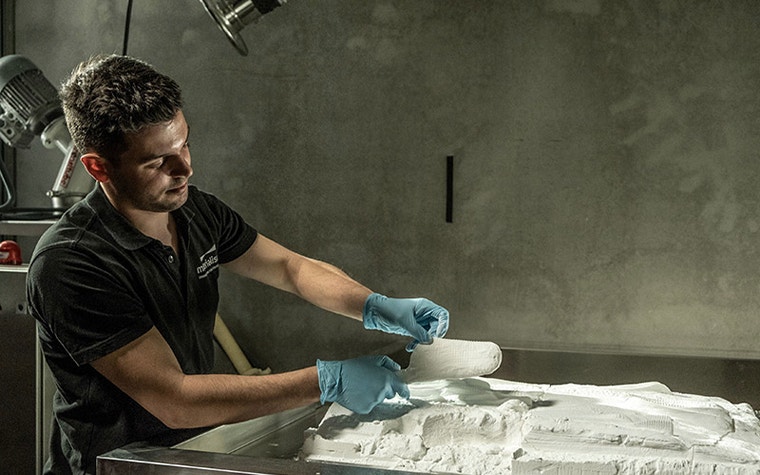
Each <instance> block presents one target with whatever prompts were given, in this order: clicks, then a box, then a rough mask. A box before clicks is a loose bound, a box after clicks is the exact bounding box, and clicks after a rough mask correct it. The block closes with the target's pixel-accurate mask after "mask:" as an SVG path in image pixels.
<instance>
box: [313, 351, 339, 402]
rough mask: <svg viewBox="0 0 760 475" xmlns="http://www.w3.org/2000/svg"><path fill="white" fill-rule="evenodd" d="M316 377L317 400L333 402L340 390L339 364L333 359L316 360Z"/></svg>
mask: <svg viewBox="0 0 760 475" xmlns="http://www.w3.org/2000/svg"><path fill="white" fill-rule="evenodd" d="M317 378H318V379H319V391H320V393H321V394H320V395H319V402H320V403H321V404H324V403H326V402H334V401H335V400H336V399H337V398H338V395H339V394H340V391H339V389H338V381H340V365H339V364H336V362H335V361H322V360H317Z"/></svg>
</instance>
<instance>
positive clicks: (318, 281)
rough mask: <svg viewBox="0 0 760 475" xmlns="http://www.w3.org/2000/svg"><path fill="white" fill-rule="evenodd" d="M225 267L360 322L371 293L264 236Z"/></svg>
mask: <svg viewBox="0 0 760 475" xmlns="http://www.w3.org/2000/svg"><path fill="white" fill-rule="evenodd" d="M224 266H225V268H227V269H229V270H231V271H232V272H235V273H236V274H239V275H242V276H245V277H249V278H251V279H254V280H257V281H259V282H262V283H264V284H267V285H271V286H272V287H275V288H278V289H281V290H285V291H287V292H290V293H293V294H295V295H298V296H299V297H301V298H303V299H304V300H306V301H308V302H311V303H312V304H314V305H316V306H318V307H320V308H323V309H325V310H329V311H331V312H334V313H338V314H341V315H345V316H347V317H351V318H354V319H356V320H360V321H361V319H362V309H363V307H364V302H365V301H366V300H367V297H368V296H369V295H370V294H371V293H372V291H371V290H370V289H368V288H367V287H365V286H363V285H362V284H360V283H359V282H357V281H355V280H354V279H352V278H350V277H349V276H348V275H347V274H346V273H345V272H343V271H341V270H340V269H338V268H337V267H335V266H332V265H330V264H327V263H325V262H321V261H318V260H315V259H310V258H308V257H304V256H302V255H300V254H297V253H295V252H293V251H290V250H289V249H287V248H285V247H283V246H281V245H279V244H277V243H276V242H274V241H272V240H271V239H268V238H266V237H265V236H262V235H261V234H259V236H258V237H257V238H256V241H255V242H254V243H253V245H252V246H251V247H250V248H249V249H248V251H246V252H245V253H244V254H243V255H242V256H240V257H238V258H237V259H235V260H234V261H232V262H229V263H227V264H225V265H224Z"/></svg>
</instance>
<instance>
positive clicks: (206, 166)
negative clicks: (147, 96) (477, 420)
mask: <svg viewBox="0 0 760 475" xmlns="http://www.w3.org/2000/svg"><path fill="white" fill-rule="evenodd" d="M16 3H17V5H16V21H17V32H16V33H17V35H16V50H17V52H18V53H21V54H24V55H27V56H28V57H30V58H31V59H32V60H33V61H34V62H35V63H36V64H37V65H38V66H39V67H40V68H41V69H42V70H43V71H44V72H45V74H46V76H47V77H48V78H49V79H50V80H51V82H53V83H54V84H56V85H58V84H59V83H60V82H61V81H62V80H63V79H64V78H65V76H66V75H67V74H68V72H69V71H70V70H71V69H72V68H73V67H74V66H75V65H76V63H78V62H79V61H80V60H82V59H84V58H86V57H88V56H89V55H91V54H94V53H101V52H117V53H118V52H120V51H121V47H122V33H123V27H124V18H125V12H126V3H127V2H126V1H116V0H56V1H55V2H51V1H49V0H23V1H19V2H16ZM759 20H760V3H759V2H756V1H731V2H726V1H723V0H716V1H699V2H695V1H690V0H689V1H686V0H684V1H677V0H673V1H667V2H665V1H654V0H652V1H643V0H628V1H623V0H607V1H602V0H543V1H517V0H514V1H505V0H480V1H475V0H468V1H443V0H415V1H403V0H395V1H391V0H310V1H305V0H292V1H290V2H288V3H287V4H286V5H285V6H284V7H282V8H279V9H278V10H276V11H274V12H272V13H271V14H269V15H267V16H265V17H263V18H262V19H261V21H260V22H259V23H258V24H256V25H251V26H249V27H247V28H246V29H244V30H243V32H242V36H243V37H244V39H245V41H246V42H247V44H248V47H249V49H250V54H249V56H247V57H242V56H240V55H238V53H237V52H236V51H235V49H234V48H233V47H232V46H231V45H230V44H229V43H228V42H227V40H226V39H225V38H224V36H223V35H222V34H221V32H219V31H218V30H217V29H216V26H215V25H214V23H213V21H212V20H211V19H210V17H208V16H207V14H206V13H205V11H204V10H203V7H202V5H201V3H200V2H199V1H197V0H171V1H153V2H149V1H147V0H135V2H134V10H133V17H132V23H131V30H130V42H129V54H131V55H134V56H138V57H140V58H142V59H145V60H147V61H149V62H151V63H152V64H154V65H155V66H156V67H157V68H158V69H159V70H161V71H163V72H165V73H167V74H169V75H171V76H173V77H174V78H175V79H177V80H178V81H179V82H180V84H182V85H183V87H184V90H185V93H186V102H187V109H186V114H187V116H188V120H189V122H190V124H191V127H192V137H191V144H192V145H191V147H192V149H191V150H192V154H193V165H194V168H195V176H194V177H193V182H194V183H195V184H197V185H199V186H200V187H202V188H204V189H206V190H208V191H211V192H213V193H215V194H217V195H218V196H220V197H221V198H223V199H224V200H226V201H227V202H228V203H230V204H231V205H232V206H234V207H235V208H237V209H238V210H239V211H240V212H241V213H242V214H243V215H244V216H245V217H246V218H247V219H248V220H249V221H250V222H251V223H252V224H253V225H254V226H255V227H257V228H258V229H259V230H260V231H261V232H262V233H263V234H265V235H267V236H269V237H271V238H273V239H275V240H277V241H279V242H281V243H283V244H285V245H287V246H289V247H291V248H293V249H295V250H297V251H299V252H302V253H304V254H307V255H309V256H312V257H316V258H319V259H324V260H327V261H329V262H332V263H334V264H336V265H338V266H339V267H341V268H343V269H344V270H346V271H347V272H348V273H349V274H351V275H353V276H355V277H357V278H358V279H359V280H361V281H362V282H364V283H366V284H367V285H368V286H370V287H371V288H373V289H375V290H377V291H379V292H383V293H386V294H388V295H393V296H417V295H423V296H426V297H429V298H431V299H433V300H435V301H437V302H439V303H441V304H443V305H445V306H447V307H448V308H449V309H450V310H451V314H452V321H451V330H450V336H452V337H456V338H467V339H488V340H492V341H496V342H497V343H499V344H500V345H502V346H504V347H508V348H537V349H565V350H575V351H605V352H618V353H646V354H676V355H707V356H712V355H717V356H734V357H749V358H757V357H758V356H760V351H758V345H757V343H756V342H757V341H758V337H759V336H760V328H758V324H757V313H758V309H759V308H760V305H759V304H760V253H758V249H759V247H758V242H757V241H758V238H759V237H760V192H759V191H758V190H759V189H758V186H757V182H758V176H759V175H760V161H759V160H758V150H760V147H758V145H759V143H758V138H757V137H758V133H757V132H758V129H759V127H758V126H760V98H758V93H757V89H758V84H759V80H760V33H759V31H760V30H759V29H758V26H759V25H758V23H759ZM447 155H453V156H454V157H455V177H454V178H455V182H454V183H455V188H454V192H455V202H454V222H453V223H446V222H445V219H444V217H445V216H444V204H445V157H446V156H447ZM59 160H60V156H59V153H58V152H52V151H49V150H45V149H43V148H42V147H41V146H40V145H39V143H38V142H37V143H35V146H34V147H33V148H32V149H31V150H29V151H20V152H19V153H18V159H17V169H18V177H19V178H18V180H19V184H18V188H19V190H20V194H21V199H22V202H21V203H20V204H22V205H24V206H44V205H47V204H48V201H47V198H46V197H45V195H44V192H45V191H46V190H47V188H48V187H49V186H50V185H51V184H52V181H53V178H54V177H55V173H56V171H57V168H58V162H59ZM48 177H49V178H48ZM223 287H224V290H223V302H222V305H221V308H220V312H221V313H222V315H223V316H224V317H225V319H226V320H227V323H228V325H229V326H230V327H231V329H232V330H233V332H234V333H235V334H236V336H237V337H238V339H239V340H240V343H241V345H242V346H243V348H244V349H245V351H246V352H247V353H248V354H249V355H250V356H251V357H252V358H253V359H260V360H262V361H265V362H266V364H268V365H271V366H272V368H273V369H275V370H285V369H290V368H295V367H298V366H302V365H306V364H311V363H313V360H314V358H315V357H320V358H333V357H335V358H338V357H348V356H352V355H356V354H360V353H366V352H374V351H380V350H382V349H386V348H388V347H395V345H398V344H399V343H400V340H398V339H396V338H394V337H387V336H384V335H381V334H379V333H376V332H366V331H363V330H362V329H361V328H360V326H359V325H357V324H355V323H353V322H350V321H347V320H345V319H342V318H340V317H336V316H332V315H329V314H326V313H324V312H322V311H320V310H317V309H315V308H312V307H310V306H308V305H306V304H304V303H302V302H300V301H298V300H297V299H295V298H293V297H291V296H288V295H283V294H281V293H278V292H275V291H272V290H270V289H266V288H263V287H261V286H259V285H257V284H252V283H249V282H244V281H241V280H239V279H237V278H235V277H233V276H230V275H225V276H224V278H223Z"/></svg>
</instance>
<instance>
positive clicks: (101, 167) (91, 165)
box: [80, 153, 108, 183]
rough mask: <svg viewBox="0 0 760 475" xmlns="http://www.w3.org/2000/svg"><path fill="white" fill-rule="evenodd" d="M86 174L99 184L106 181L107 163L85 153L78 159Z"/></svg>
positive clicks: (94, 154) (94, 155)
mask: <svg viewBox="0 0 760 475" xmlns="http://www.w3.org/2000/svg"><path fill="white" fill-rule="evenodd" d="M80 160H81V161H82V164H83V165H84V168H85V170H87V173H89V174H90V176H91V177H93V178H94V179H96V180H97V181H99V182H101V183H106V182H107V181H108V163H107V161H106V159H105V158H103V157H101V156H100V155H98V154H96V153H87V154H85V155H82V158H80Z"/></svg>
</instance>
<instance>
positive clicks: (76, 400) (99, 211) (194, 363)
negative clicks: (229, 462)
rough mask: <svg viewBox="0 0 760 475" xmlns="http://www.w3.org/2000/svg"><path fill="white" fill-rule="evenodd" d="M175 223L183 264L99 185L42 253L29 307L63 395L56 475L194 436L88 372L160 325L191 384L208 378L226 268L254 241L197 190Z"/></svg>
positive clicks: (58, 397)
mask: <svg viewBox="0 0 760 475" xmlns="http://www.w3.org/2000/svg"><path fill="white" fill-rule="evenodd" d="M172 214H173V216H174V218H175V221H176V223H177V230H178V235H179V243H180V249H181V252H180V253H179V255H177V254H175V253H174V251H173V250H172V248H171V247H168V246H165V245H164V244H163V243H161V242H160V241H158V240H156V239H153V238H150V237H147V236H145V235H144V234H142V233H140V232H139V231H138V230H137V229H135V228H134V227H133V226H132V225H131V224H130V223H129V221H127V220H126V219H125V218H124V217H123V216H122V215H121V214H119V213H118V212H117V211H116V210H115V209H114V208H113V206H112V205H111V203H110V202H109V201H108V199H107V197H106V196H105V193H104V192H103V191H102V190H101V189H100V187H98V188H97V189H96V190H94V191H93V192H92V193H90V194H89V195H88V196H87V197H86V198H85V199H84V200H82V201H81V202H79V203H77V204H76V205H74V206H73V207H72V208H71V209H69V210H68V211H67V212H66V213H65V214H64V215H63V216H62V217H61V218H60V220H58V221H57V222H56V224H54V225H53V226H52V227H51V228H50V229H49V230H48V231H47V232H46V233H45V234H44V235H43V236H42V237H41V238H40V240H39V242H38V244H37V247H36V249H35V251H34V254H33V256H32V259H31V262H30V265H29V274H28V278H27V297H28V300H29V308H30V312H31V314H32V316H34V318H35V319H37V321H38V329H39V339H40V345H41V348H42V352H43V354H44V355H45V359H46V361H47V363H48V365H49V366H50V369H51V372H52V374H53V377H54V379H55V382H56V385H57V391H56V394H55V399H54V403H53V411H54V415H55V420H54V427H53V437H52V440H51V460H50V461H49V463H48V465H51V464H52V465H51V466H50V467H48V468H49V469H51V470H52V471H51V473H56V474H60V473H67V472H68V471H69V468H68V467H71V470H73V473H95V458H96V457H97V456H98V455H100V454H102V453H104V452H106V451H109V450H112V449H115V448H118V447H121V446H123V445H125V444H128V443H131V442H135V441H144V440H148V441H151V442H153V443H167V444H171V443H175V442H177V441H179V440H182V439H183V438H186V437H188V436H190V435H193V434H195V433H197V432H198V431H176V430H170V429H168V428H167V427H166V426H164V425H163V424H162V423H161V422H160V421H159V420H158V419H156V418H155V417H153V416H152V415H151V414H150V413H148V412H147V411H146V410H145V409H143V408H142V407H141V406H140V405H139V404H137V403H136V402H134V401H133V400H132V399H131V398H129V397H128V396H127V395H126V394H124V393H123V392H121V391H120V390H119V389H117V388H116V387H115V386H114V385H112V384H111V383H110V382H109V381H108V380H107V379H105V378H104V377H103V376H101V375H100V373H98V372H97V371H95V370H94V369H93V368H92V367H91V366H90V365H89V363H90V362H92V361H94V360H96V359H98V358H100V357H102V356H105V355H107V354H109V353H111V352H113V351H114V350H117V349H119V348H121V347H123V346H124V345H126V344H127V343H130V342H131V341H133V340H135V339H136V338H138V337H139V336H141V335H143V334H144V333H145V332H147V331H148V330H149V329H150V328H151V327H153V326H155V327H156V328H157V329H158V330H159V331H160V332H161V334H162V335H163V337H164V338H165V339H166V341H167V342H168V343H169V346H171V348H172V350H173V351H174V354H175V355H176V357H177V360H178V361H179V363H180V365H181V366H182V369H183V371H184V372H185V373H186V374H202V373H209V372H211V371H212V369H213V365H214V346H213V328H214V316H215V314H216V310H217V304H218V301H219V291H218V286H217V280H218V277H219V265H220V264H223V263H226V262H229V261H232V260H234V259H235V258H237V257H239V256H241V255H242V254H243V253H244V252H245V251H246V250H247V249H248V248H249V247H250V246H251V245H252V244H253V242H254V240H255V239H256V231H255V230H254V229H253V228H251V227H250V226H249V225H248V224H246V222H245V221H244V220H243V218H242V217H241V216H240V215H239V214H237V213H236V212H235V211H233V210H232V209H231V208H229V207H228V206H227V205H225V204H224V203H223V202H221V201H220V200H219V199H217V198H216V197H214V196H213V195H210V194H208V193H204V192H202V191H200V190H198V189H197V188H196V187H194V186H191V187H190V188H189V195H188V200H187V202H186V203H185V204H184V205H183V206H182V207H181V208H179V209H178V210H176V211H174V212H173V213H172Z"/></svg>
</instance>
